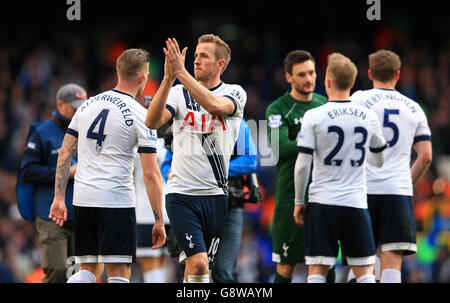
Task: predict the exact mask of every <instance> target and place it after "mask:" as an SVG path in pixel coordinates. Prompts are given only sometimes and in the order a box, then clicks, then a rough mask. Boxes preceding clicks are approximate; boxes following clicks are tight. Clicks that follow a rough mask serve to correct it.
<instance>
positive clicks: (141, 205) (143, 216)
mask: <svg viewBox="0 0 450 303" xmlns="http://www.w3.org/2000/svg"><path fill="white" fill-rule="evenodd" d="M156 150H157V155H156V156H157V159H158V166H159V167H160V168H161V165H162V163H163V161H164V158H165V157H166V153H167V150H166V148H165V146H164V139H162V138H158V140H157V149H156ZM133 177H134V186H135V188H136V223H137V224H155V216H154V215H153V210H152V207H151V205H150V201H149V200H148V195H147V190H146V189H145V183H144V170H143V169H142V163H141V157H140V156H139V154H137V155H136V157H135V158H134V173H133ZM166 186H167V184H166V180H165V179H164V178H162V205H163V216H164V224H170V220H169V217H168V216H167V211H166V201H165V200H166V199H165V196H166Z"/></svg>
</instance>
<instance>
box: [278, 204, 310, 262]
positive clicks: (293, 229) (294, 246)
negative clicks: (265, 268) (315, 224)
mask: <svg viewBox="0 0 450 303" xmlns="http://www.w3.org/2000/svg"><path fill="white" fill-rule="evenodd" d="M293 214H294V200H279V201H276V202H275V212H274V216H273V225H272V233H273V234H272V246H273V250H272V261H274V262H276V263H287V264H299V263H304V262H305V255H304V252H305V230H304V228H303V227H302V226H300V225H298V224H297V223H295V221H294V215H293Z"/></svg>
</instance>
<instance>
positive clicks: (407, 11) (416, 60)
mask: <svg viewBox="0 0 450 303" xmlns="http://www.w3.org/2000/svg"><path fill="white" fill-rule="evenodd" d="M80 2H81V20H80V21H68V20H67V17H66V11H67V9H68V8H69V5H67V4H66V2H65V1H10V0H6V1H5V0H4V1H2V2H1V3H0V12H1V18H0V282H39V281H40V279H41V278H42V271H41V269H40V248H39V244H38V241H37V236H36V231H35V228H34V224H33V223H30V222H27V221H25V220H23V219H22V218H21V216H20V214H19V212H18V210H17V206H16V195H15V184H16V174H17V168H18V164H19V161H20V157H21V155H22V152H23V150H24V144H25V138H26V134H27V131H28V127H29V126H30V124H31V123H32V122H33V121H36V120H45V119H48V118H49V117H50V115H51V113H52V111H53V110H54V109H55V94H56V91H57V90H58V88H59V87H60V86H61V85H63V84H65V83H67V82H69V81H70V82H76V83H78V84H80V85H82V86H84V87H85V88H86V89H87V91H88V95H94V94H96V93H98V92H100V91H103V90H107V89H110V88H112V87H113V86H114V85H115V83H116V74H115V59H116V58H117V56H118V55H119V54H120V53H121V52H122V51H123V50H125V49H126V48H129V47H141V48H145V49H147V50H149V51H150V56H151V63H150V78H151V79H150V80H149V82H148V84H147V87H146V89H145V91H144V95H153V94H154V92H155V91H156V89H157V87H158V84H159V82H160V80H161V77H162V72H163V63H164V58H163V52H162V48H163V47H164V41H165V39H166V38H168V37H175V38H177V40H178V41H179V43H180V44H181V45H182V46H188V47H189V49H188V54H187V59H186V66H187V67H188V69H189V70H191V71H192V65H193V51H194V49H195V45H196V41H197V38H198V36H200V35H201V34H204V33H214V34H217V35H219V36H220V37H222V38H223V39H224V40H225V41H226V42H227V43H228V44H229V45H230V47H231V50H232V59H231V63H230V65H229V67H228V69H227V70H226V71H225V73H224V75H223V80H224V81H225V82H227V83H238V84H240V85H242V86H243V87H244V89H245V90H246V92H247V95H248V100H247V105H246V108H245V117H246V118H247V120H255V121H259V120H263V119H264V112H265V109H266V107H267V106H268V104H269V103H270V102H272V101H273V100H275V99H276V98H277V97H279V96H280V95H282V94H283V93H284V92H285V91H286V90H287V89H288V88H289V87H288V86H287V84H286V82H285V78H284V71H283V67H282V61H283V59H284V57H285V55H286V54H287V53H288V52H289V51H291V50H293V49H305V50H308V51H310V52H311V53H312V55H313V56H314V57H315V58H316V61H317V74H318V78H317V87H316V92H318V93H321V94H324V93H325V91H324V87H323V79H324V71H325V68H326V58H327V55H328V54H329V53H331V52H334V51H338V52H341V53H343V54H345V55H346V56H348V57H350V58H351V59H352V60H353V61H354V62H355V64H356V65H357V67H358V71H359V73H358V78H357V81H356V84H355V87H354V90H358V89H368V88H370V87H371V83H370V82H369V80H368V78H367V68H368V54H369V53H371V52H373V51H375V50H377V49H380V48H388V49H391V50H393V51H395V52H397V53H398V54H399V55H400V57H401V59H402V69H401V79H400V82H399V84H398V87H397V88H398V90H399V91H400V92H402V93H403V94H405V95H407V96H408V97H410V98H412V99H414V100H416V101H417V102H419V103H420V104H421V106H422V107H423V108H424V109H425V111H426V113H427V116H428V120H429V124H430V127H431V130H432V134H433V164H432V166H431V168H430V169H429V170H428V172H427V174H426V176H425V177H424V178H423V180H422V181H421V182H420V184H418V185H417V186H416V188H415V196H414V208H415V216H416V224H417V230H418V235H417V236H418V253H417V254H415V255H411V256H408V257H406V258H405V259H404V264H403V268H402V273H403V281H404V282H450V253H449V247H450V233H449V232H450V203H449V201H450V181H449V180H450V140H449V137H448V136H449V134H450V122H449V121H450V119H449V117H450V103H449V98H450V86H449V72H450V21H449V18H448V11H446V10H445V9H444V1H441V2H439V1H433V2H423V1H421V2H410V1H392V0H390V1H387V0H381V20H379V21H369V20H368V19H367V16H366V12H367V10H368V9H369V7H370V5H368V4H366V1H364V0H359V1H354V0H353V1H350V0H342V1H333V2H331V1H319V0H317V1H296V2H295V3H292V2H290V1H289V2H285V1H271V2H264V1H263V2H258V3H256V2H253V1H252V2H250V1H248V2H247V1H245V2H244V1H234V0H231V1H226V2H213V1H210V2H207V1H195V2H192V3H187V1H184V2H177V1H171V2H170V3H167V4H166V3H164V2H163V1H137V0H128V1H95V0H89V3H88V1H87V0H80ZM254 135H255V133H254ZM257 140H265V138H260V137H258V138H257ZM275 174H276V168H275V167H274V166H269V167H267V166H265V167H262V166H260V167H259V168H258V175H259V178H260V182H261V187H262V189H263V192H264V199H263V202H262V203H260V204H258V205H246V207H245V226H244V234H243V238H242V245H241V251H240V256H239V262H238V268H237V270H238V281H240V282H271V281H272V279H273V274H274V272H275V263H273V262H272V260H271V253H272V248H271V223H272V216H273V209H274V192H275ZM173 263H175V262H173ZM172 265H173V264H172ZM134 266H135V267H136V265H134ZM135 269H136V270H135V272H136V274H135V275H136V276H135V277H134V278H133V279H132V281H137V282H138V281H139V277H138V276H137V273H138V272H139V268H135ZM343 275H344V269H343V268H342V266H340V265H338V266H337V279H338V281H339V282H340V281H342V279H343ZM304 277H305V267H304V266H300V267H299V268H298V270H297V271H296V274H295V277H294V282H302V281H304Z"/></svg>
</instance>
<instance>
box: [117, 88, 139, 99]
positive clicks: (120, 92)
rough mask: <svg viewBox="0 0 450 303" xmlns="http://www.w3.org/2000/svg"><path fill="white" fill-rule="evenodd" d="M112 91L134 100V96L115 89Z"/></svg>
mask: <svg viewBox="0 0 450 303" xmlns="http://www.w3.org/2000/svg"><path fill="white" fill-rule="evenodd" d="M112 91H113V92H116V93H119V94H123V95H127V96H129V97H131V98H133V99H134V97H133V96H132V95H130V94H129V93H125V92H122V91H120V90H117V89H115V88H113V89H112Z"/></svg>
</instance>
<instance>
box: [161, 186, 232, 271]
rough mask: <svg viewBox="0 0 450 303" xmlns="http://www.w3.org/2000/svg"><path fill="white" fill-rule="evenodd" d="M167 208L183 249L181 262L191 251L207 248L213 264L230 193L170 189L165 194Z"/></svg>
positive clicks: (209, 258)
mask: <svg viewBox="0 0 450 303" xmlns="http://www.w3.org/2000/svg"><path fill="white" fill-rule="evenodd" d="M166 210H167V215H168V216H169V219H170V228H171V229H172V231H173V234H174V235H175V238H176V240H177V244H178V247H179V250H180V251H181V254H180V263H182V262H183V261H184V260H185V259H186V258H188V257H190V256H192V255H195V254H197V253H201V252H206V253H207V254H208V260H209V264H210V267H211V266H212V264H213V262H214V255H215V254H216V252H217V249H218V245H219V242H220V235H221V229H222V226H223V224H224V223H225V220H226V216H227V211H228V196H225V195H216V196H191V195H183V194H176V193H170V194H167V195H166Z"/></svg>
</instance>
